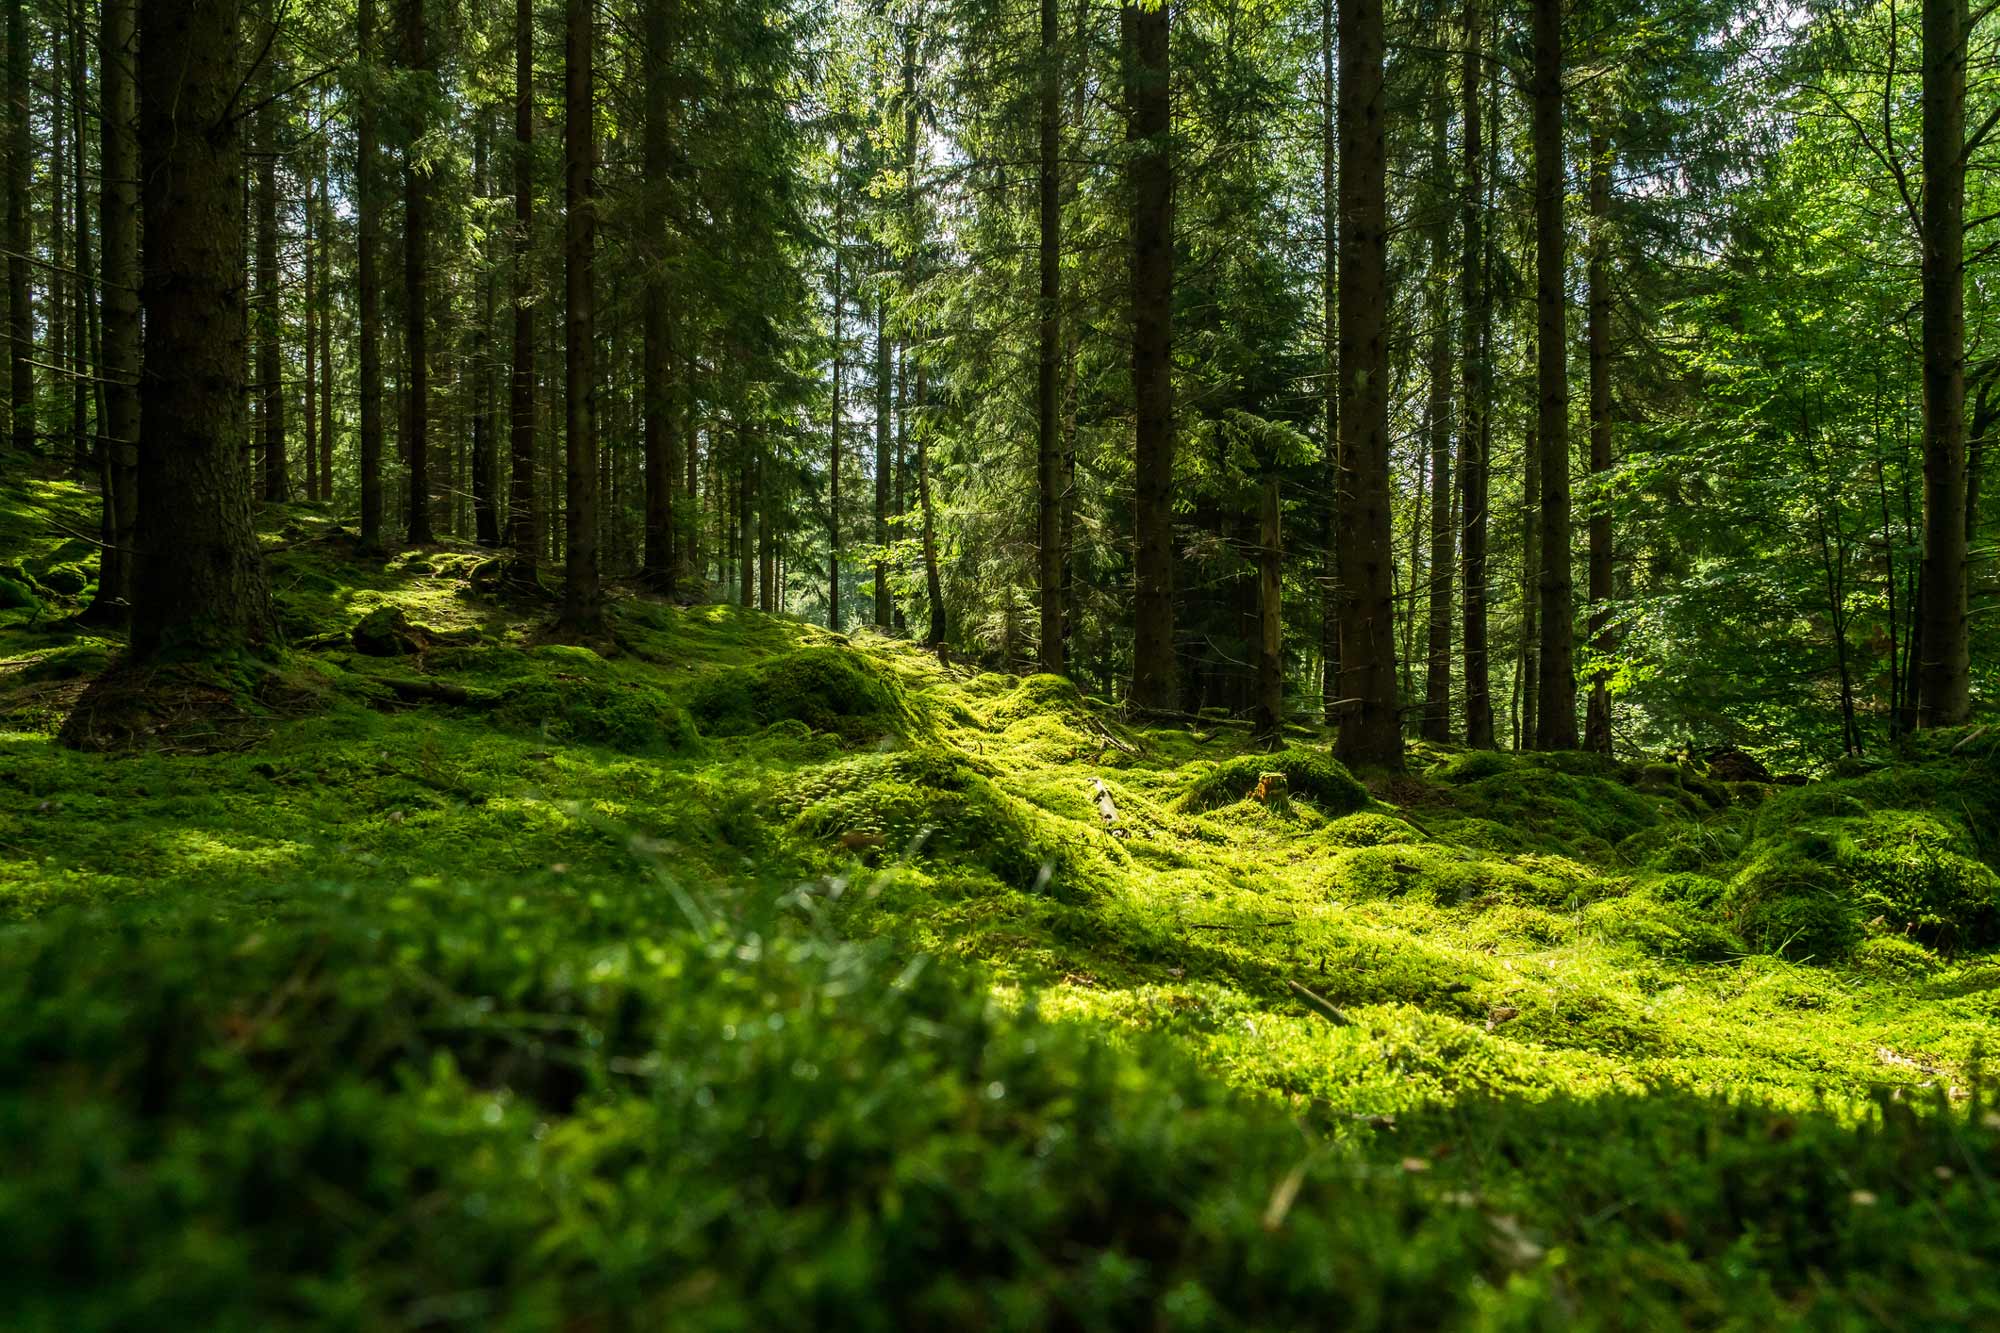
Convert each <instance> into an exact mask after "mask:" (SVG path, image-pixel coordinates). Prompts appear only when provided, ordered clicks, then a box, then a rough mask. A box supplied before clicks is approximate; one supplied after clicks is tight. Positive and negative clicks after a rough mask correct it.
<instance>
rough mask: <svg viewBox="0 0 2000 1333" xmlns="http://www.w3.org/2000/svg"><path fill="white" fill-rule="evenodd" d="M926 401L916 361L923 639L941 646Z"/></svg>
mask: <svg viewBox="0 0 2000 1333" xmlns="http://www.w3.org/2000/svg"><path fill="white" fill-rule="evenodd" d="M929 402H930V375H929V372H928V370H927V369H926V367H925V366H924V364H923V363H922V362H921V361H919V362H918V363H917V420H916V423H915V426H914V433H915V435H916V437H917V503H918V505H920V506H921V507H922V509H923V511H924V512H923V522H924V598H925V600H926V601H927V602H929V604H930V610H931V623H930V629H929V632H928V633H926V634H925V636H924V643H925V644H926V645H927V646H929V647H931V648H933V649H935V648H941V647H943V646H944V643H945V640H946V639H947V638H948V637H949V636H950V634H951V622H950V619H949V617H948V616H947V614H946V611H945V605H944V580H943V578H942V577H940V575H939V573H938V543H937V511H936V510H935V509H934V508H933V507H932V505H931V450H930V421H929V419H928V417H927V416H926V413H925V408H926V407H927V406H928V404H929Z"/></svg>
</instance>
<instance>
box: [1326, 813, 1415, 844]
mask: <svg viewBox="0 0 2000 1333" xmlns="http://www.w3.org/2000/svg"><path fill="white" fill-rule="evenodd" d="M1322 836H1324V837H1325V839H1326V841H1327V842H1328V843H1329V844H1331V845H1332V846H1335V847H1388V846H1398V845H1402V844H1406V843H1413V842H1422V841H1424V836H1423V834H1421V833H1419V832H1417V831H1416V830H1415V829H1414V828H1411V827H1410V826H1409V825H1408V824H1406V823H1404V822H1403V821H1402V820H1400V819H1397V818H1396V817H1395V816H1394V815H1382V814H1376V813H1374V812H1372V811H1367V810H1363V811H1360V812H1358V813H1356V814H1351V815H1342V816H1341V817H1340V818H1338V819H1335V820H1331V821H1329V822H1328V824H1327V826H1326V831H1325V833H1324V834H1323V835H1322Z"/></svg>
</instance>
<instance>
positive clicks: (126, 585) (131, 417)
mask: <svg viewBox="0 0 2000 1333" xmlns="http://www.w3.org/2000/svg"><path fill="white" fill-rule="evenodd" d="M134 25H135V17H134V11H133V0H105V2H104V9H103V14H102V16H101V18H100V21H99V25H98V32H97V63H98V70H99V80H100V87H101V93H100V96H101V99H102V102H103V106H102V110H101V112H100V119H99V128H100V130H101V131H102V134H103V141H102V144H101V147H100V149H99V164H98V167H99V171H100V172H101V173H102V175H103V184H102V185H101V187H100V189H99V193H98V228H99V236H98V245H99V249H100V251H101V252H102V263H103V284H102V285H103V306H104V314H103V320H104V335H103V349H102V352H101V354H100V356H99V365H98V368H97V373H98V375H99V376H100V377H101V379H102V381H103V385H104V411H103V413H102V414H101V416H100V417H99V420H98V451H99V453H100V454H101V455H102V457H103V460H104V471H103V476H104V524H103V528H104V543H105V545H104V556H103V562H102V564H101V565H100V567H99V569H98V575H97V597H96V599H95V600H94V601H93V602H92V603H91V607H90V615H89V618H90V619H92V620H93V621H95V622H97V623H99V624H116V623H119V622H121V621H123V620H125V619H126V618H127V617H128V616H130V614H131V603H132V594H133V586H132V585H133V570H134V567H135V562H134V560H133V540H134V535H135V534H134V528H135V527H136V525H137V523H138V519H139V336H140V327H139V144H138V139H137V137H136V136H137V132H138V127H137V120H138V115H139V107H138V85H137V83H136V82H135V81H134V79H135V65H134V61H135V60H136V59H137V56H138V51H137V47H136V44H135V31H134Z"/></svg>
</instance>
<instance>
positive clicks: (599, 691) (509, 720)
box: [492, 680, 701, 754]
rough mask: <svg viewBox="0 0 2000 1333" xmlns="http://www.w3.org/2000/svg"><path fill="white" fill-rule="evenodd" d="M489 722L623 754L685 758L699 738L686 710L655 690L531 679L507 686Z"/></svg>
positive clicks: (696, 746)
mask: <svg viewBox="0 0 2000 1333" xmlns="http://www.w3.org/2000/svg"><path fill="white" fill-rule="evenodd" d="M492 716H493V719H494V720H495V721H496V722H498V723H500V724H501V725H502V726H507V727H513V728H515V729H517V730H525V731H531V732H534V733H537V734H539V735H542V736H545V737H547V738H548V739H550V740H554V741H574V742H578V743H581V744H587V745H604V746H608V747H610V748H611V749H614V750H620V751H623V752H624V753H626V754H688V753H693V752H695V751H697V750H699V749H700V746H701V738H700V734H699V733H698V732H697V731H696V729H695V726H694V723H693V722H692V721H691V720H690V719H689V717H688V715H687V711H686V710H685V709H683V708H681V707H680V706H679V705H678V704H675V703H672V702H670V701H669V700H668V698H667V696H665V695H664V694H662V693H661V692H660V691H658V690H653V689H647V688H645V687H643V686H635V685H630V684H625V683H612V682H603V681H578V680H536V681H530V682H526V683H522V684H518V685H513V686H509V687H508V688H507V689H506V690H505V691H504V693H503V694H502V695H501V700H500V704H499V707H498V708H497V709H495V710H494V712H493V714H492Z"/></svg>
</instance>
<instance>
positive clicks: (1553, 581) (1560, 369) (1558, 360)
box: [1531, 0, 1576, 750]
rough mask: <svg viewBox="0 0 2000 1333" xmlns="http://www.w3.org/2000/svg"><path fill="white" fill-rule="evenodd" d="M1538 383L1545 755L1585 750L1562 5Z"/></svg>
mask: <svg viewBox="0 0 2000 1333" xmlns="http://www.w3.org/2000/svg"><path fill="white" fill-rule="evenodd" d="M1533 13H1534V24H1533V27H1534V48H1535V69H1534V80H1533V85H1532V86H1533V95H1532V98H1531V101H1532V103H1533V128H1532V138H1533V141H1534V153H1535V313H1536V329H1537V334H1536V359H1537V362H1538V365H1537V372H1536V381H1537V384H1538V386H1539V389H1538V393H1539V400H1540V409H1539V412H1538V414H1537V430H1538V433H1539V434H1540V436H1541V446H1542V564H1541V619H1542V642H1541V654H1540V658H1541V661H1540V676H1541V681H1540V685H1541V697H1540V698H1539V699H1538V700H1537V701H1536V706H1535V712H1536V726H1535V747H1536V748H1537V749H1542V750H1574V749H1575V748H1576V662H1575V655H1576V644H1575V639H1576V626H1575V624H1574V621H1573V616H1574V608H1573V601H1574V591H1575V590H1574V587H1573V584H1574V576H1573V575H1572V574H1571V572H1570V517H1569V348H1568V337H1567V330H1566V321H1567V318H1568V313H1567V312H1568V305H1567V299H1566V293H1565V284H1564V282H1563V278H1564V262H1565V259H1566V255H1565V253H1564V251H1565V247H1564V233H1563V105H1562V100H1563V90H1562V0H1534V6H1533Z"/></svg>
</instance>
